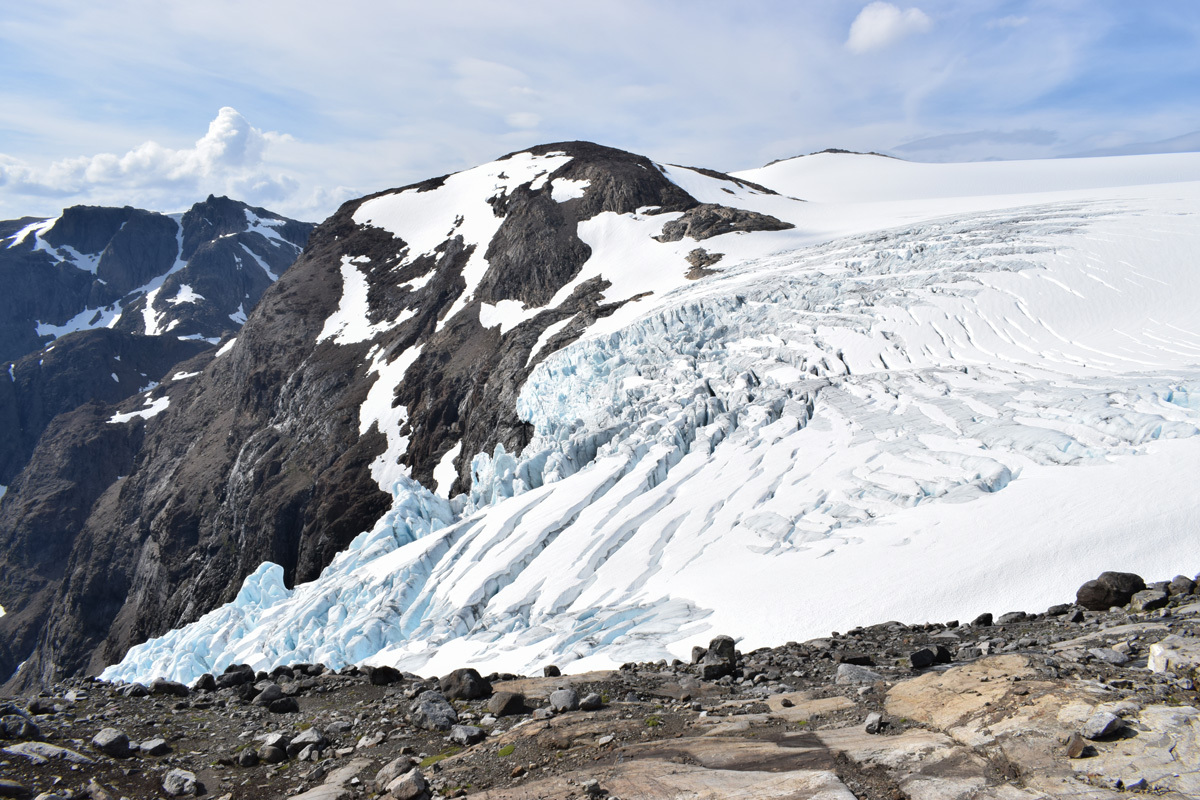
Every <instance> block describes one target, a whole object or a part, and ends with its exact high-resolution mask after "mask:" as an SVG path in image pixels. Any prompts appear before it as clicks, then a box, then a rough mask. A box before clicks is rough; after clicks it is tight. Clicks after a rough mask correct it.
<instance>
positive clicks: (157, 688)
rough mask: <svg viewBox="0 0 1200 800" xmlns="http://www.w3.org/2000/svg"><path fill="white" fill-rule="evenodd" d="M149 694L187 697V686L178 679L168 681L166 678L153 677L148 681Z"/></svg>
mask: <svg viewBox="0 0 1200 800" xmlns="http://www.w3.org/2000/svg"><path fill="white" fill-rule="evenodd" d="M149 688H150V694H165V695H169V696H171V697H187V696H188V687H186V686H184V685H183V684H182V683H180V682H179V681H169V680H167V679H166V678H155V679H154V680H152V681H150V687H149Z"/></svg>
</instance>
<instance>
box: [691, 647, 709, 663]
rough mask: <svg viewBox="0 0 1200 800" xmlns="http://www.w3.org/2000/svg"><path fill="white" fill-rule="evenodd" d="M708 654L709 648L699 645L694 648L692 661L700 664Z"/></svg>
mask: <svg viewBox="0 0 1200 800" xmlns="http://www.w3.org/2000/svg"><path fill="white" fill-rule="evenodd" d="M706 655H708V649H707V648H704V647H700V646H699V645H697V646H696V647H693V648H692V663H693V664H699V663H700V661H701V659H703V658H704V656H706Z"/></svg>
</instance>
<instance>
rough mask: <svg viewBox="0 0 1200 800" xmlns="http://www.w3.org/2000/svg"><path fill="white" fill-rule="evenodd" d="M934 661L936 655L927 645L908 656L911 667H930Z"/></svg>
mask: <svg viewBox="0 0 1200 800" xmlns="http://www.w3.org/2000/svg"><path fill="white" fill-rule="evenodd" d="M935 661H937V655H936V654H935V653H934V652H933V651H932V650H930V649H929V648H928V647H923V648H921V649H920V650H918V651H916V652H915V653H911V654H910V655H909V656H908V663H910V664H912V668H913V669H925V668H926V667H932V666H933V664H934V662H935Z"/></svg>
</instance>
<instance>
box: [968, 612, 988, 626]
mask: <svg viewBox="0 0 1200 800" xmlns="http://www.w3.org/2000/svg"><path fill="white" fill-rule="evenodd" d="M971 624H972V625H974V626H975V627H977V628H989V627H991V625H992V615H991V614H989V613H987V612H985V613H983V614H980V615H979V616H978V617H976V618H975V619H973V620H971Z"/></svg>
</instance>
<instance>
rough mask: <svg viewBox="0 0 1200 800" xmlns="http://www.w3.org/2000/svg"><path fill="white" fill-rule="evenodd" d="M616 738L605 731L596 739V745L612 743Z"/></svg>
mask: <svg viewBox="0 0 1200 800" xmlns="http://www.w3.org/2000/svg"><path fill="white" fill-rule="evenodd" d="M616 738H617V737H615V736H613V735H612V734H611V733H607V734H605V735H604V736H601V737H600V738H599V739H597V740H596V746H597V747H604V746H605V745H606V744H612V743H613V741H615V740H616Z"/></svg>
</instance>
